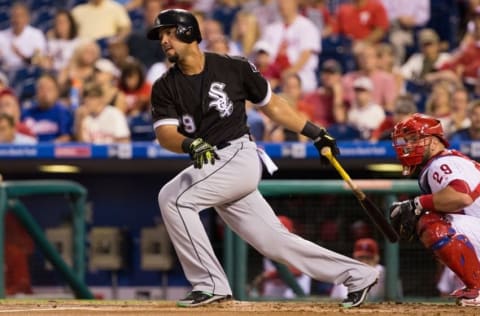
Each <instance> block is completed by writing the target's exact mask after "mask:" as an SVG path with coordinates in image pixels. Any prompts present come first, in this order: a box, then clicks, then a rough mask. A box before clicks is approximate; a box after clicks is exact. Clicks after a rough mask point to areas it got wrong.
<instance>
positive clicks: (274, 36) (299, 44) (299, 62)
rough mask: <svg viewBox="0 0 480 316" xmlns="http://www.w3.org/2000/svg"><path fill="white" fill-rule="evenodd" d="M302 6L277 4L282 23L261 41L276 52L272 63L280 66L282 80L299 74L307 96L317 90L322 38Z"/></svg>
mask: <svg viewBox="0 0 480 316" xmlns="http://www.w3.org/2000/svg"><path fill="white" fill-rule="evenodd" d="M298 2H299V0H279V1H278V2H277V4H278V8H279V10H280V15H281V17H282V19H281V20H280V21H278V22H275V23H272V24H270V25H268V26H267V27H266V29H265V32H264V33H263V34H262V37H261V39H260V40H263V41H265V42H266V43H268V45H269V46H270V47H271V48H272V60H273V62H274V63H275V64H276V65H278V66H279V69H280V72H281V76H282V77H287V76H288V75H291V74H295V73H297V74H298V75H299V76H300V79H301V80H302V90H303V92H312V91H314V90H315V89H316V88H317V74H316V69H317V66H318V54H319V53H320V51H321V42H320V38H321V35H320V32H319V31H318V29H317V27H316V26H315V24H313V22H312V21H310V20H309V19H308V18H306V17H304V16H302V15H300V14H299V11H298V5H299V4H298Z"/></svg>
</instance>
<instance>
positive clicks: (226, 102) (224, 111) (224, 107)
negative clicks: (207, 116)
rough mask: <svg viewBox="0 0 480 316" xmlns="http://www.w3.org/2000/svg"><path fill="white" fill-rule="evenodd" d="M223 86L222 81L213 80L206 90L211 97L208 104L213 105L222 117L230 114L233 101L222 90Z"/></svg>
mask: <svg viewBox="0 0 480 316" xmlns="http://www.w3.org/2000/svg"><path fill="white" fill-rule="evenodd" d="M224 88H225V84H224V83H221V82H213V83H212V84H211V85H210V90H209V91H208V96H209V97H210V98H212V99H213V100H212V101H211V102H210V103H209V104H208V106H209V107H215V109H216V110H217V111H218V113H220V117H222V118H224V117H227V116H230V115H231V114H232V112H233V102H232V101H230V99H229V98H228V96H227V94H226V93H225V91H223V89H224Z"/></svg>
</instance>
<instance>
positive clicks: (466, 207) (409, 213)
mask: <svg viewBox="0 0 480 316" xmlns="http://www.w3.org/2000/svg"><path fill="white" fill-rule="evenodd" d="M392 137H393V145H394V147H395V150H396V153H397V157H398V159H399V160H400V162H401V163H402V165H403V167H404V174H405V175H410V174H412V173H413V172H414V171H415V169H416V167H418V166H419V167H421V168H422V169H421V170H420V173H419V181H418V182H419V185H420V189H421V191H422V195H420V196H417V197H416V198H414V199H411V200H406V201H402V202H395V203H393V205H392V208H391V218H392V224H393V225H394V227H395V228H396V229H397V231H398V232H399V234H400V236H401V237H402V238H403V239H407V240H410V239H411V238H412V237H413V235H414V233H415V231H416V233H417V234H418V237H419V238H420V240H421V242H422V243H423V244H424V246H425V247H427V248H429V249H431V250H432V251H433V253H434V254H435V255H436V256H437V257H438V259H440V260H441V261H442V262H443V263H444V264H445V265H446V266H448V267H449V268H450V269H451V270H452V271H453V272H455V274H456V275H457V276H458V277H459V278H460V279H461V280H462V281H463V283H464V284H465V287H464V288H461V289H458V290H456V291H454V292H452V293H451V295H452V296H453V297H456V298H457V303H458V304H459V305H462V306H480V297H479V291H480V263H479V261H478V255H479V254H480V230H479V227H480V198H479V197H480V164H479V163H477V162H475V161H473V160H471V159H470V158H468V157H466V156H465V155H463V154H461V153H459V152H457V151H455V150H449V149H448V146H449V143H448V141H447V139H446V138H445V135H444V133H443V129H442V126H441V123H440V121H439V120H437V119H435V118H432V117H429V116H426V115H422V114H418V113H417V114H414V115H412V116H411V117H409V118H407V119H405V120H403V121H401V122H399V123H398V124H397V125H395V128H394V131H393V135H392Z"/></svg>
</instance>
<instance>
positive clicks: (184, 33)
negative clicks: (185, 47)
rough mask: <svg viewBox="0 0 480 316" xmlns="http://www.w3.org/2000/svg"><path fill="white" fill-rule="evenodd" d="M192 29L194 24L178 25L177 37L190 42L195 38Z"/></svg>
mask: <svg viewBox="0 0 480 316" xmlns="http://www.w3.org/2000/svg"><path fill="white" fill-rule="evenodd" d="M192 29H193V27H192V26H186V25H178V26H177V31H176V35H177V38H178V39H179V40H181V41H182V42H185V43H189V44H190V43H191V42H193V41H194V40H195V38H194V36H193V30H192Z"/></svg>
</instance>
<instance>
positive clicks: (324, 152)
mask: <svg viewBox="0 0 480 316" xmlns="http://www.w3.org/2000/svg"><path fill="white" fill-rule="evenodd" d="M320 153H321V154H322V155H323V156H325V157H326V158H327V159H328V160H330V159H331V158H332V156H333V155H332V150H331V149H330V147H327V146H325V147H323V148H322V150H320Z"/></svg>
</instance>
